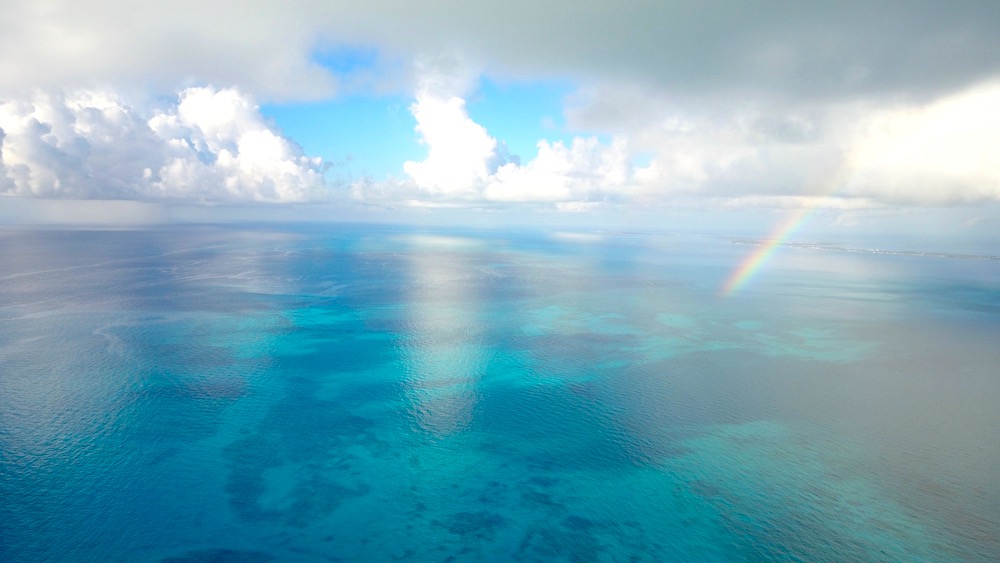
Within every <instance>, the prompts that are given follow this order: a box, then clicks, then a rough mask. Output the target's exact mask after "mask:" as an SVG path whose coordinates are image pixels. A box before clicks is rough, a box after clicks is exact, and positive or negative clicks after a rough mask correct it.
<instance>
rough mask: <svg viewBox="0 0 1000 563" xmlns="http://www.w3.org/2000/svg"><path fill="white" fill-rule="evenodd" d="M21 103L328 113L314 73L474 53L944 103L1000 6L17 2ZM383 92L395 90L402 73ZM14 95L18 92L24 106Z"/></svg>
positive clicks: (508, 62) (980, 69)
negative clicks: (45, 95)
mask: <svg viewBox="0 0 1000 563" xmlns="http://www.w3.org/2000/svg"><path fill="white" fill-rule="evenodd" d="M3 22H4V23H2V24H0V75H2V76H3V77H4V80H3V88H4V89H5V90H8V91H15V90H18V89H24V88H34V87H42V88H45V87H50V86H59V87H69V86H79V85H83V86H94V85H95V84H94V82H95V81H96V82H98V83H108V82H111V83H122V82H129V81H132V82H135V83H139V84H143V85H147V86H148V85H150V84H159V85H161V86H163V87H166V88H172V87H174V86H175V85H176V84H177V83H179V82H183V81H185V80H190V79H192V78H193V79H196V80H201V81H204V82H209V83H217V84H218V83H221V84H239V85H240V86H242V87H244V88H247V89H249V90H250V91H253V92H255V93H256V94H258V95H263V96H269V97H274V98H288V97H292V98H309V97H317V96H326V95H330V94H331V93H333V92H334V91H335V90H336V88H337V83H338V80H337V78H336V77H335V76H333V75H332V74H331V73H330V72H328V71H326V70H324V69H323V68H322V67H321V66H319V65H317V64H316V63H315V62H314V61H313V59H312V55H314V54H315V53H317V52H321V51H322V50H323V49H328V48H335V47H340V46H360V47H373V48H376V49H379V50H380V51H384V52H386V53H389V54H390V58H391V55H392V54H395V55H397V56H400V57H402V58H403V59H407V58H409V56H410V54H412V53H414V52H437V51H440V50H447V49H454V48H459V49H462V50H463V51H465V52H466V53H467V54H468V56H469V57H471V58H474V59H476V60H477V61H478V63H479V64H481V65H482V66H483V67H484V68H485V69H486V70H488V71H489V72H491V73H495V74H506V75H508V76H511V77H531V76H535V77H537V76H549V75H551V74H552V73H557V74H560V75H563V76H566V75H571V76H576V77H578V78H580V79H586V80H594V81H602V80H628V81H633V82H639V83H644V84H650V85H653V86H655V87H658V88H664V89H668V90H670V91H671V92H674V93H675V94H683V95H690V96H705V95H712V96H719V97H721V98H723V99H725V98H732V97H744V98H745V97H748V96H773V97H779V98H786V99H792V100H795V99H831V98H856V97H859V96H860V97H864V96H872V95H898V94H900V93H906V94H907V95H918V96H919V95H924V96H934V95H937V94H941V93H944V92H947V91H950V90H954V89H958V88H961V87H964V86H967V85H969V84H972V83H975V82H977V81H979V80H982V79H983V78H985V77H989V76H995V75H996V74H997V73H998V71H1000V34H998V33H997V32H996V30H997V29H998V28H1000V3H997V2H993V1H985V2H974V1H955V2H929V1H918V0H906V1H902V0H886V1H883V2H862V1H845V2H778V1H773V0H770V1H758V2H729V1H720V0H700V1H697V2H696V1H645V0H643V1H637V2H624V3H623V2H611V1H609V0H602V1H582V2H575V3H565V2H527V1H525V0H512V1H510V2H503V3H498V2H494V3H483V2H464V3H463V2H459V3H455V2H445V1H443V0H432V1H428V2H420V3H413V2H406V1H401V0H382V1H379V0H374V1H371V2H347V1H325V2H318V1H317V2H296V3H294V4H291V5H289V4H288V3H286V2H278V1H274V0H261V1H258V2H254V3H253V7H252V9H248V6H247V5H246V4H245V3H240V2H231V1H218V0H200V1H197V2H176V1H171V2H164V1H151V2H142V3H134V2H126V1H123V0H103V1H102V0H98V1H96V2H69V1H59V0H56V1H52V2H44V3H42V2H36V1H30V0H13V1H11V2H6V3H5V5H4V18H3ZM382 70H383V71H385V72H381V73H375V74H374V75H376V76H378V75H381V76H384V75H386V74H391V73H389V72H388V69H382ZM8 94H9V92H8Z"/></svg>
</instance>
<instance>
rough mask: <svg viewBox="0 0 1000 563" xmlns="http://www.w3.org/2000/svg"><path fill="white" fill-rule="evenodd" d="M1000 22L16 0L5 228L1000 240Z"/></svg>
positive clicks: (977, 13) (684, 9) (897, 16)
mask: <svg viewBox="0 0 1000 563" xmlns="http://www.w3.org/2000/svg"><path fill="white" fill-rule="evenodd" d="M998 30H1000V3H998V2H996V1H994V0H989V1H983V2H972V1H956V2H924V1H919V0H907V1H895V0H883V1H881V2H854V1H837V2H820V1H817V2H788V1H782V2H778V1H770V0H761V1H756V2H732V1H713V0H700V1H669V0H656V1H645V0H636V1H634V2H628V3H621V2H611V1H603V0H601V1H594V0H589V1H586V0H585V1H580V2H576V3H572V4H571V3H566V2H537V1H533V2H524V1H522V0H510V1H508V2H503V3H482V2H464V3H456V2H445V1H440V0H429V1H426V2H419V3H415V2H409V1H397V0H374V1H368V2H356V1H350V2H346V1H339V0H332V1H331V0H324V1H316V2H306V1H302V2H284V1H282V2H279V1H271V0H256V1H255V2H253V3H249V4H248V3H245V2H232V1H218V0H198V1H197V2H188V1H177V0H173V1H170V2H161V1H158V0H151V1H148V2H142V3H135V2H125V1H108V0H96V1H92V2H69V1H61V0H51V1H43V0H31V1H22V0H5V2H4V3H3V18H2V19H0V223H18V222H55V223H59V222H95V223H104V222H111V223H114V222H118V223H130V222H131V223H147V222H162V221H192V220H194V221H214V220H218V221H225V220H238V219H260V218H273V219H276V220H310V221H315V220H333V221H343V220H370V221H381V222H394V221H399V222H417V223H422V224H438V223H441V224H446V223H447V224H450V223H469V224H486V225H490V226H504V225H518V226H531V225H539V224H540V225H557V226H559V225H577V226H581V227H593V228H597V229H608V228H612V229H614V228H639V227H643V228H652V227H656V228H675V229H679V230H713V229H715V230H719V231H723V232H727V231H743V232H746V233H749V234H752V233H758V234H766V233H768V232H769V230H770V229H772V228H775V226H777V225H782V224H786V223H787V221H788V217H802V218H803V219H802V220H803V222H808V223H809V225H808V227H809V229H811V232H814V233H816V234H817V236H819V234H823V235H824V236H826V235H830V234H833V235H836V236H842V237H850V236H853V234H857V233H868V234H870V235H872V236H874V235H876V234H884V233H902V232H909V233H913V234H923V235H930V236H948V237H951V238H952V239H955V240H961V239H963V238H968V239H969V240H973V239H975V240H980V241H992V240H1000V164H997V163H998V162H1000V155H998V153H1000V31H998ZM809 229H796V232H798V233H803V232H810V230H809Z"/></svg>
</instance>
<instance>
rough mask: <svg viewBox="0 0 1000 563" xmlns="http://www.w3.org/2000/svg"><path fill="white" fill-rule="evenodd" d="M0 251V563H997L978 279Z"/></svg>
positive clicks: (880, 261)
mask: <svg viewBox="0 0 1000 563" xmlns="http://www.w3.org/2000/svg"><path fill="white" fill-rule="evenodd" d="M765 243H766V241H757V240H752V239H734V238H729V237H721V236H720V237H714V236H695V235H682V234H654V233H623V232H606V233H589V232H541V231H539V232H529V231H525V232H518V233H507V232H499V231H469V230H464V231H463V230H457V229H451V230H448V229H421V228H402V227H398V228H397V227H386V226H363V225H349V226H345V225H291V226H282V225H267V224H265V225H228V226H198V225H183V226H181V225H176V226H170V227H151V228H146V229H138V230H67V229H63V230H58V229H48V230H47V229H28V228H23V229H8V230H3V231H0V560H3V561H10V562H21V561H169V562H179V561H216V562H219V561H241V562H248V561H249V562H254V561H272V560H273V561H393V560H406V561H509V560H516V561H664V560H686V561H760V560H780V561H954V560H968V561H990V560H994V561H995V560H998V559H1000V437H998V429H1000V258H998V257H997V256H992V255H989V254H982V253H980V254H949V253H946V252H939V251H935V252H923V251H921V250H920V249H919V248H917V249H913V248H908V249H906V250H892V249H886V248H879V249H876V248H870V247H866V246H864V245H859V244H853V245H852V244H846V243H843V242H839V241H816V242H810V243H808V244H806V243H799V244H785V245H781V246H780V247H779V248H777V249H776V251H775V252H774V254H773V256H771V258H770V260H768V261H767V262H766V263H764V264H763V265H761V267H760V268H759V269H758V270H757V271H755V272H754V273H753V275H752V276H751V277H749V278H748V279H747V280H746V283H744V284H742V285H741V286H740V287H738V288H735V289H734V290H732V291H723V288H724V287H725V285H726V280H727V279H730V278H731V277H732V274H733V272H734V271H737V269H738V268H739V267H740V264H741V263H743V262H744V261H745V260H746V257H747V256H748V255H749V254H751V253H752V252H753V251H754V249H755V248H756V247H758V246H759V245H761V244H765Z"/></svg>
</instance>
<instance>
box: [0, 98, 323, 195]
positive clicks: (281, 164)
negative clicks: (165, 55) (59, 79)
mask: <svg viewBox="0 0 1000 563" xmlns="http://www.w3.org/2000/svg"><path fill="white" fill-rule="evenodd" d="M0 193H6V194H10V195H18V196H29V197H54V198H99V199H162V198H167V199H186V200H192V199H193V200H200V201H271V202H284V201H308V200H312V199H322V198H325V197H327V195H326V194H327V191H326V190H325V188H324V179H323V162H322V160H321V159H319V158H310V157H307V156H305V155H303V154H302V150H301V148H299V147H298V145H296V144H295V143H293V142H292V141H290V140H288V139H286V138H284V137H283V136H281V135H280V133H278V132H277V131H275V130H274V129H273V128H272V127H271V126H270V125H269V124H268V123H267V122H266V121H265V120H264V118H263V116H261V114H260V112H259V110H258V108H257V106H256V103H255V102H254V100H253V98H251V97H250V96H248V95H246V94H243V93H241V92H239V91H237V90H235V89H221V90H217V89H214V88H208V87H204V88H188V89H186V90H184V91H182V92H181V93H180V95H179V96H178V99H177V101H176V104H174V105H171V106H169V107H167V108H166V109H161V110H154V111H150V112H143V111H141V110H140V109H137V108H136V107H134V106H132V105H130V104H129V103H127V102H126V101H125V100H123V99H122V98H121V97H120V96H117V95H115V94H113V93H110V92H106V91H94V90H87V91H75V92H70V93H62V92H59V91H52V92H36V93H34V94H33V95H32V96H30V97H29V98H27V99H22V100H10V101H5V102H2V103H0Z"/></svg>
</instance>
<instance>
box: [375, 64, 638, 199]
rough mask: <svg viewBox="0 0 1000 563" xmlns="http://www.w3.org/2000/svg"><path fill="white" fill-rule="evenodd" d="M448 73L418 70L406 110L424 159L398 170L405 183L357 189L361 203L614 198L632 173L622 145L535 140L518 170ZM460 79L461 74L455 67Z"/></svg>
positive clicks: (465, 84)
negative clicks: (407, 179) (478, 120)
mask: <svg viewBox="0 0 1000 563" xmlns="http://www.w3.org/2000/svg"><path fill="white" fill-rule="evenodd" d="M454 71H455V69H454V68H448V69H445V70H444V71H442V70H440V69H439V68H435V67H429V66H424V67H422V68H421V72H422V77H421V80H420V82H419V86H418V88H417V92H416V101H415V102H414V103H413V104H412V105H411V106H410V111H411V112H412V114H413V117H414V118H415V119H416V121H417V125H416V132H417V133H418V134H419V136H420V140H421V143H422V144H424V146H426V148H427V153H428V154H427V158H426V159H424V160H422V161H409V162H406V163H405V164H404V165H403V170H404V171H405V172H406V174H407V175H408V176H409V177H410V181H411V183H410V184H409V187H410V189H407V184H406V183H402V184H396V185H394V186H393V187H392V189H390V190H388V191H387V190H385V188H384V186H383V187H382V189H381V190H371V189H368V190H361V191H359V192H357V195H358V197H361V198H375V199H377V198H385V197H386V196H389V197H390V198H394V199H407V200H411V201H412V200H419V199H429V200H432V201H436V202H438V203H444V202H453V203H465V204H476V203H490V202H504V203H511V202H535V203H565V202H580V201H587V200H591V199H594V198H597V199H605V198H607V197H620V196H621V195H622V194H620V193H616V191H617V190H620V189H621V188H622V187H623V186H625V185H626V184H627V183H628V181H629V179H630V176H631V164H630V154H629V152H628V151H627V148H626V143H625V142H624V140H621V139H617V140H615V141H613V142H612V143H611V144H610V145H606V144H603V143H601V142H600V141H599V140H598V139H597V138H593V137H591V138H584V137H577V138H575V139H574V140H573V141H572V143H571V144H570V146H565V145H564V144H563V143H562V142H559V141H557V142H549V141H547V140H544V139H543V140H540V141H539V142H538V145H537V146H538V154H537V156H536V157H535V158H534V159H532V160H531V161H530V162H528V163H527V164H524V165H522V164H521V162H520V157H518V156H517V155H510V154H509V153H508V152H507V150H506V147H505V145H504V144H503V143H501V142H498V141H497V139H495V138H493V137H492V136H490V134H489V132H487V130H486V129H485V128H484V127H483V126H482V125H480V124H478V123H476V122H475V121H474V120H472V118H470V117H469V115H468V112H467V111H466V109H465V100H464V98H462V97H460V95H462V94H464V92H465V91H466V90H468V89H469V88H471V86H470V84H469V81H468V80H467V79H465V78H460V79H453V78H451V76H452V75H451V73H453V72H454ZM459 75H460V76H463V73H462V72H461V69H459Z"/></svg>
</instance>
